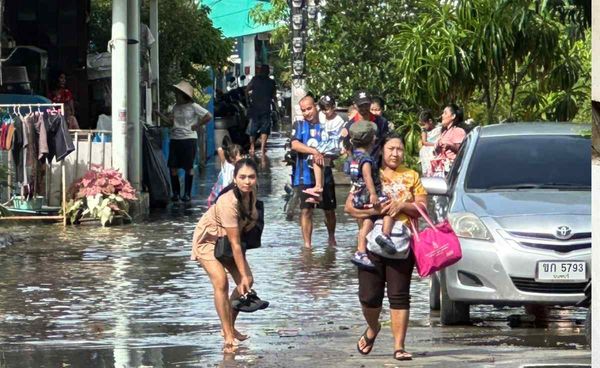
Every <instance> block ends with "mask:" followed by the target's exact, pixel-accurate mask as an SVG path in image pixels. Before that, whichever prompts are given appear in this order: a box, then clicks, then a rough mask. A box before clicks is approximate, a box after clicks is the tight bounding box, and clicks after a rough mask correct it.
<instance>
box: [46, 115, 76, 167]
mask: <svg viewBox="0 0 600 368" xmlns="http://www.w3.org/2000/svg"><path fill="white" fill-rule="evenodd" d="M45 121H46V133H47V135H48V149H49V152H48V156H47V158H48V162H51V161H52V159H53V158H55V159H56V162H60V161H62V160H63V159H64V158H65V157H67V156H68V155H69V153H71V152H73V151H75V145H74V144H73V139H72V138H71V135H70V134H69V128H68V126H67V123H66V121H65V117H64V116H63V115H62V114H55V115H52V114H46V120H45Z"/></svg>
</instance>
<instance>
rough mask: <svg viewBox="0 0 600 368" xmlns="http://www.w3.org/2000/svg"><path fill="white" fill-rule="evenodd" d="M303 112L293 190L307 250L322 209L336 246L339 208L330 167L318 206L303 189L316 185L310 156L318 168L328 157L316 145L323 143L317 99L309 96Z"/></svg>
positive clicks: (295, 138) (295, 139)
mask: <svg viewBox="0 0 600 368" xmlns="http://www.w3.org/2000/svg"><path fill="white" fill-rule="evenodd" d="M300 109H301V110H302V116H303V117H304V120H303V121H296V122H295V123H294V126H293V129H292V150H294V151H296V152H297V153H298V155H297V158H296V163H295V165H294V181H293V186H294V188H298V189H300V193H301V197H300V209H301V214H300V225H301V227H302V237H303V239H304V246H305V247H306V248H311V247H312V230H313V210H314V208H320V209H322V210H323V211H324V212H325V225H326V226H327V233H328V234H329V240H328V243H329V245H331V246H335V245H336V241H335V223H336V218H335V207H336V205H337V203H336V198H335V183H334V181H333V173H332V171H331V167H325V170H324V179H325V180H324V185H323V193H322V199H321V202H320V203H319V204H318V205H315V204H313V203H310V202H307V201H306V200H307V199H308V198H310V195H308V194H306V193H304V192H303V190H304V189H307V188H312V187H314V185H315V177H314V172H313V170H312V168H311V167H310V164H309V162H308V158H309V156H311V155H312V160H313V162H314V163H315V164H317V165H323V164H324V162H325V158H324V157H323V154H322V153H321V152H319V151H317V145H318V144H319V142H320V141H321V130H322V127H321V124H319V112H318V111H317V106H316V104H315V100H314V99H313V98H312V97H311V96H306V97H304V98H302V99H301V100H300Z"/></svg>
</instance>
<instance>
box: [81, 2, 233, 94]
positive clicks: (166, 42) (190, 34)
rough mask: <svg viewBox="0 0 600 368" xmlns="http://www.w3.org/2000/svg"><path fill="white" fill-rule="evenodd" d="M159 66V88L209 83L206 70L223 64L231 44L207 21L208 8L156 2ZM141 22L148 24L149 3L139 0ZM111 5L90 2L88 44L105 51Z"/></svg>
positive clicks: (187, 3)
mask: <svg viewBox="0 0 600 368" xmlns="http://www.w3.org/2000/svg"><path fill="white" fill-rule="evenodd" d="M158 7H159V9H158V12H159V44H160V47H159V64H160V78H161V86H168V85H171V84H175V83H177V82H178V81H179V80H180V79H187V80H189V81H190V82H191V83H192V84H194V85H196V86H198V87H200V86H207V85H209V84H210V83H211V78H210V74H209V71H208V69H207V67H217V66H220V65H224V64H225V63H226V62H227V57H228V56H229V55H230V53H231V46H232V44H231V41H230V40H226V39H224V38H223V35H222V34H221V31H220V30H217V29H215V28H214V27H213V25H212V22H211V20H210V19H209V18H208V12H209V9H208V7H204V6H199V5H198V4H197V1H195V0H160V1H159V2H158ZM141 14H142V22H144V23H146V24H149V1H148V0H142V12H141ZM111 19H112V1H111V0H92V12H91V18H90V35H91V40H92V43H93V44H94V45H95V46H96V47H97V48H98V49H99V50H100V51H105V50H106V45H107V42H108V40H110V38H111V34H110V32H111ZM167 92H168V89H167V88H164V87H163V88H162V90H161V101H162V102H163V103H168V102H169V101H171V96H170V95H167Z"/></svg>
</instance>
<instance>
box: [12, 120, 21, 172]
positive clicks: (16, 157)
mask: <svg viewBox="0 0 600 368" xmlns="http://www.w3.org/2000/svg"><path fill="white" fill-rule="evenodd" d="M13 119H14V120H13V125H14V127H15V133H14V135H13V142H12V151H11V152H12V156H13V163H14V165H15V174H16V181H17V182H19V183H20V182H22V181H23V165H21V163H22V162H23V159H22V157H23V143H24V142H23V139H24V138H23V122H22V121H21V117H19V116H14V117H13Z"/></svg>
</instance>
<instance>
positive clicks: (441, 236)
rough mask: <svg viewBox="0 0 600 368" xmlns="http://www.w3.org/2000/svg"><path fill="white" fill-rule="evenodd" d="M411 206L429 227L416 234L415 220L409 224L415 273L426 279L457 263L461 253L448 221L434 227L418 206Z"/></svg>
mask: <svg viewBox="0 0 600 368" xmlns="http://www.w3.org/2000/svg"><path fill="white" fill-rule="evenodd" d="M413 205H414V206H415V208H416V209H417V210H418V211H419V213H420V214H421V216H422V217H423V219H425V221H426V222H427V225H428V226H429V227H428V228H426V229H424V230H423V231H421V232H418V231H417V226H416V224H415V222H416V220H411V222H410V224H411V227H412V230H413V242H412V250H413V253H414V255H415V263H416V265H417V271H418V272H419V276H421V277H427V276H429V275H431V274H432V273H434V272H437V271H439V270H441V269H444V268H446V267H448V266H451V265H453V264H455V263H456V262H458V261H459V260H460V259H461V258H462V251H461V249H460V242H459V240H458V237H457V236H456V234H455V233H454V230H452V227H451V226H450V223H449V222H448V220H444V221H442V222H440V223H439V224H437V225H434V224H433V222H432V221H431V219H430V218H429V216H428V215H427V213H426V212H425V211H424V210H423V209H422V208H421V207H420V206H418V205H417V204H415V203H413Z"/></svg>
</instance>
